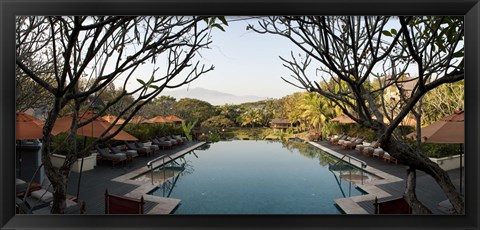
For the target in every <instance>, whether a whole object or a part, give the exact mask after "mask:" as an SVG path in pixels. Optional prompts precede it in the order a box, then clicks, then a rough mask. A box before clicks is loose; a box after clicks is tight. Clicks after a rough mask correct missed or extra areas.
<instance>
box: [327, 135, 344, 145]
mask: <svg viewBox="0 0 480 230" xmlns="http://www.w3.org/2000/svg"><path fill="white" fill-rule="evenodd" d="M347 137H348V135H347V134H345V133H343V134H342V135H340V136H338V137H335V138H332V139H330V143H332V144H337V143H338V141H340V140H344V139H346V138H347Z"/></svg>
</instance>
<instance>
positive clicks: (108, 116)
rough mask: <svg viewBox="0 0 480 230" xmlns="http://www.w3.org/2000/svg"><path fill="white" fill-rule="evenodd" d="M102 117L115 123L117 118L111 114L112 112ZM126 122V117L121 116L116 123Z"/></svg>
mask: <svg viewBox="0 0 480 230" xmlns="http://www.w3.org/2000/svg"><path fill="white" fill-rule="evenodd" d="M102 118H103V119H105V120H106V121H108V122H109V123H113V122H114V121H115V120H116V119H117V117H116V116H113V115H111V114H108V115H105V116H103V117H102ZM124 122H125V119H123V118H120V119H118V121H117V123H115V124H116V125H121V124H123V123H124Z"/></svg>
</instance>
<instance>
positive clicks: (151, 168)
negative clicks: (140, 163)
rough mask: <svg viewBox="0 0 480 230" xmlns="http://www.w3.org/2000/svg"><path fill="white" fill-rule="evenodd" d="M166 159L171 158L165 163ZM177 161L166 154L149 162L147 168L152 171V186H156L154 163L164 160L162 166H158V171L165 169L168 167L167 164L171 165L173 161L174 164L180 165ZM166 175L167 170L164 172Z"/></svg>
mask: <svg viewBox="0 0 480 230" xmlns="http://www.w3.org/2000/svg"><path fill="white" fill-rule="evenodd" d="M165 158H169V160H167V162H165ZM177 158H178V157H177ZM177 158H175V159H177ZM175 159H173V158H171V157H170V155H168V154H165V155H162V156H159V157H157V158H155V159H153V160H150V161H149V162H147V168H149V169H150V174H151V181H152V185H153V184H154V183H153V163H155V162H157V161H160V160H162V164H161V165H159V166H157V168H158V169H162V168H165V165H166V164H168V163H170V162H172V161H173V163H175V164H177V165H178V163H177V162H175ZM164 173H165V170H164ZM164 177H165V175H164Z"/></svg>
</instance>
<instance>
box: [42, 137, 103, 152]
mask: <svg viewBox="0 0 480 230" xmlns="http://www.w3.org/2000/svg"><path fill="white" fill-rule="evenodd" d="M67 137H68V134H67V133H59V134H58V135H56V136H54V137H53V138H52V144H51V150H52V152H54V153H55V154H59V155H64V156H66V155H67V154H69V153H71V152H72V150H73V149H72V148H71V147H70V141H67V140H66V139H67ZM76 138H77V140H76V152H77V153H79V152H80V151H82V150H83V149H84V148H85V146H88V145H90V143H92V142H93V141H95V140H96V138H93V137H84V136H79V135H77V136H76ZM88 155H89V154H87V155H86V156H88Z"/></svg>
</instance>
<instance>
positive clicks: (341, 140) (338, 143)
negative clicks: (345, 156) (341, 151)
mask: <svg viewBox="0 0 480 230" xmlns="http://www.w3.org/2000/svg"><path fill="white" fill-rule="evenodd" d="M355 139H356V137H350V136H347V137H346V138H344V139H339V140H338V141H337V145H341V146H343V144H344V143H345V142H347V141H350V142H351V141H354V140H355Z"/></svg>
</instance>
